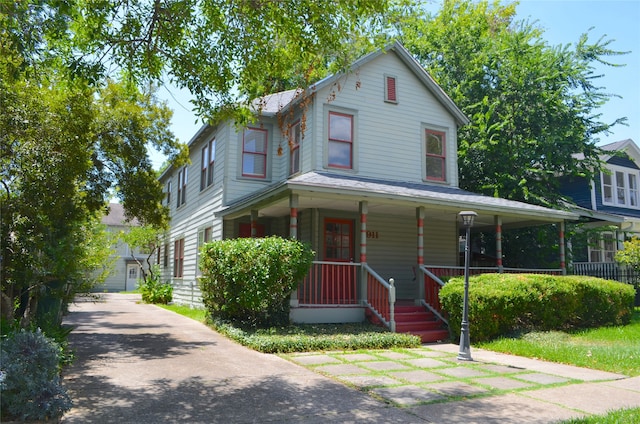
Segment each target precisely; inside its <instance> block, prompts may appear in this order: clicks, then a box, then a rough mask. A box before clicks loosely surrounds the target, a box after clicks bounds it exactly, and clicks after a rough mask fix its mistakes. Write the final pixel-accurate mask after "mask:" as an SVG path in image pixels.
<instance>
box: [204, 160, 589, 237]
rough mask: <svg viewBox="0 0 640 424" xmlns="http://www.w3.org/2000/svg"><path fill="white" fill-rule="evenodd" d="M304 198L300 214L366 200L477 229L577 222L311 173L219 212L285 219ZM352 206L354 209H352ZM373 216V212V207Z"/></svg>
mask: <svg viewBox="0 0 640 424" xmlns="http://www.w3.org/2000/svg"><path fill="white" fill-rule="evenodd" d="M290 193H293V194H298V195H299V196H300V206H299V207H300V208H311V207H319V208H331V209H342V210H355V211H357V210H358V206H357V201H359V200H367V201H369V203H370V205H371V204H374V205H375V210H376V211H377V212H381V213H389V214H395V215H405V214H406V215H408V216H415V212H414V210H413V209H411V208H405V209H406V210H404V211H403V210H402V209H400V208H398V207H399V206H405V207H413V208H415V207H419V206H423V207H425V208H426V209H427V210H428V211H438V212H439V214H440V215H442V214H446V215H451V216H453V215H456V214H457V213H458V212H459V211H460V210H469V209H472V210H475V211H476V212H477V213H478V214H479V219H478V221H477V223H478V224H479V225H483V224H484V225H491V226H492V225H494V223H493V217H494V216H496V215H498V216H501V217H502V219H503V224H504V225H509V224H511V225H514V226H515V225H533V224H535V223H538V224H539V223H541V222H545V223H548V222H559V221H563V220H567V219H568V220H575V219H578V217H579V216H578V214H576V213H573V212H568V211H563V210H555V209H550V208H545V207H542V206H536V205H531V204H528V203H523V202H517V201H513V200H507V199H501V198H496V197H490V196H485V195H482V194H477V193H472V192H469V191H465V190H462V189H459V188H455V187H450V186H444V185H436V184H427V183H414V182H403V181H391V180H381V179H373V178H366V177H360V176H356V175H343V174H330V173H325V172H308V173H305V174H302V175H298V176H295V177H292V178H290V179H288V180H286V181H282V182H279V183H276V184H274V185H271V186H269V187H266V188H265V189H264V190H261V191H259V192H257V193H254V194H252V195H250V196H247V197H244V198H241V199H238V200H237V201H235V202H233V203H231V204H229V205H228V206H227V207H225V208H223V209H220V210H218V211H216V212H215V213H216V215H218V216H222V217H229V218H233V217H238V216H243V215H246V214H247V211H249V210H251V209H258V210H259V211H260V216H285V215H287V214H288V213H289V204H288V194H290ZM349 205H351V206H349ZM370 210H371V206H370Z"/></svg>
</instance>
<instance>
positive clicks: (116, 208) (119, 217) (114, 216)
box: [102, 203, 140, 227]
mask: <svg viewBox="0 0 640 424" xmlns="http://www.w3.org/2000/svg"><path fill="white" fill-rule="evenodd" d="M107 211H108V212H107V214H106V215H105V216H103V217H102V223H103V224H104V225H108V226H115V227H122V226H131V225H133V226H138V225H140V224H139V222H138V220H137V219H135V218H134V219H133V220H130V221H127V217H126V215H125V213H124V207H123V206H122V205H121V204H120V203H109V205H107Z"/></svg>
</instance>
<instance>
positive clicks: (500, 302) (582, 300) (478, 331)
mask: <svg viewBox="0 0 640 424" xmlns="http://www.w3.org/2000/svg"><path fill="white" fill-rule="evenodd" d="M463 295H464V281H463V279H462V278H455V279H452V280H450V281H449V283H447V284H446V285H445V286H444V287H443V288H442V290H440V300H441V302H442V305H443V308H444V310H446V311H447V312H448V314H449V326H450V328H451V331H452V332H453V334H459V333H460V322H461V320H462V300H463ZM634 296H635V292H634V290H633V287H632V286H630V285H628V284H624V283H619V282H617V281H610V280H603V279H600V278H595V277H585V276H554V275H543V274H483V275H478V276H472V277H470V280H469V323H470V326H471V331H470V332H471V334H473V339H474V340H477V341H482V340H490V339H493V338H495V337H498V336H502V335H507V334H509V333H513V332H516V331H523V330H543V331H544V330H563V329H570V328H589V327H596V326H604V325H620V324H626V323H628V322H629V320H630V319H631V314H632V312H633V299H634Z"/></svg>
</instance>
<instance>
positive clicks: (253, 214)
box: [251, 209, 258, 238]
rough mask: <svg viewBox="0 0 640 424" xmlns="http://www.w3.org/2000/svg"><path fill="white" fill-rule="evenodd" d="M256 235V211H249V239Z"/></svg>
mask: <svg viewBox="0 0 640 424" xmlns="http://www.w3.org/2000/svg"><path fill="white" fill-rule="evenodd" d="M257 235H258V210H257V209H251V238H256V236H257Z"/></svg>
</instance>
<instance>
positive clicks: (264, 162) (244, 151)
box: [242, 127, 269, 178]
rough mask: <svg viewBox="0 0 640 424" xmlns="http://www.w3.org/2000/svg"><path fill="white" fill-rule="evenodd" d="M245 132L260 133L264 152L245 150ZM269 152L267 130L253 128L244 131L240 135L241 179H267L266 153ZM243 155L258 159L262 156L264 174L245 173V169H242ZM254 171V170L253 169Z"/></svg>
mask: <svg viewBox="0 0 640 424" xmlns="http://www.w3.org/2000/svg"><path fill="white" fill-rule="evenodd" d="M247 131H256V132H262V133H264V134H263V137H264V151H263V152H259V151H257V150H253V151H252V150H245V138H246V135H247ZM268 151H269V133H268V131H267V130H265V129H262V128H253V127H248V128H246V129H245V130H244V132H243V133H242V176H243V177H249V178H267V152H268ZM245 155H251V156H256V157H260V156H262V160H263V166H264V168H263V169H264V172H263V173H262V174H252V173H246V172H245V169H244V158H245ZM254 171H255V169H254Z"/></svg>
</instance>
